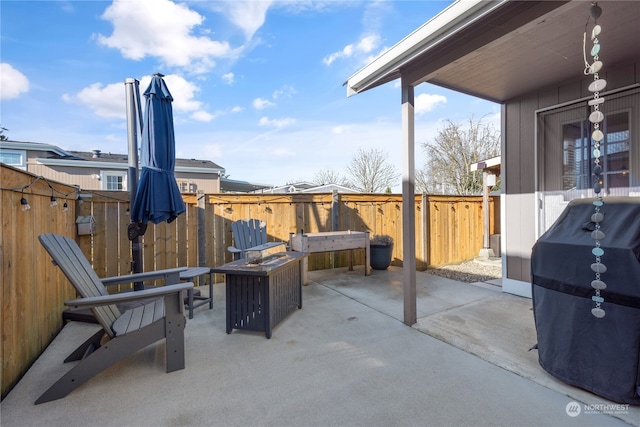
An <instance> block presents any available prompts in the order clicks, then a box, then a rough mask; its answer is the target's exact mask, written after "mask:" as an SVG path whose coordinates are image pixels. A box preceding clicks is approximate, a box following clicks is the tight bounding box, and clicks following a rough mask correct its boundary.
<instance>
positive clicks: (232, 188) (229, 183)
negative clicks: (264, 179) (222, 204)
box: [220, 178, 271, 193]
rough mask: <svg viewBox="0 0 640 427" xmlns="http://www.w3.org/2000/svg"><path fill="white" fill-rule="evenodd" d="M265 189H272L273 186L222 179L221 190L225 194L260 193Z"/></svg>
mask: <svg viewBox="0 0 640 427" xmlns="http://www.w3.org/2000/svg"><path fill="white" fill-rule="evenodd" d="M264 188H271V185H269V184H258V183H255V182H249V181H238V180H235V179H229V178H220V190H221V192H223V193H256V192H257V193H259V192H261V190H262V189H264Z"/></svg>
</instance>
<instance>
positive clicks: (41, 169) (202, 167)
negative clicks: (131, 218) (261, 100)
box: [0, 141, 224, 193]
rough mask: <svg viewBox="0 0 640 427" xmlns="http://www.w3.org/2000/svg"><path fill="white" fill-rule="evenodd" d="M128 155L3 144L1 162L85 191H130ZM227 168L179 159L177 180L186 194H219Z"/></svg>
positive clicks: (209, 163) (0, 155)
mask: <svg viewBox="0 0 640 427" xmlns="http://www.w3.org/2000/svg"><path fill="white" fill-rule="evenodd" d="M127 158H128V156H127V155H126V154H112V153H104V152H101V151H100V150H93V151H92V152H83V151H66V150H62V149H61V148H59V147H56V146H54V145H50V144H41V143H36V142H19V141H0V161H1V162H3V163H6V164H8V165H11V166H14V167H17V168H20V169H22V170H25V171H28V172H31V173H33V174H36V175H40V176H44V177H45V178H49V179H53V180H56V181H59V182H64V183H68V184H72V185H78V186H80V188H82V189H84V190H116V191H117V190H121V191H127V190H129V188H128V187H127V170H128V167H129V166H128V161H127ZM223 173H224V168H222V167H221V166H218V165H217V164H215V163H213V162H212V161H210V160H197V159H176V167H175V176H176V181H177V183H178V187H179V188H180V192H182V193H195V192H196V191H198V190H200V191H203V192H205V193H219V192H221V187H220V175H221V174H223Z"/></svg>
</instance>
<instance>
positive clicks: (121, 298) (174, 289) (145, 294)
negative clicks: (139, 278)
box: [64, 282, 193, 308]
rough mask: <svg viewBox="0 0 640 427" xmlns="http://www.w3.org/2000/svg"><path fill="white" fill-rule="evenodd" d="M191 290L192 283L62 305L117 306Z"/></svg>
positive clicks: (74, 301) (77, 300)
mask: <svg viewBox="0 0 640 427" xmlns="http://www.w3.org/2000/svg"><path fill="white" fill-rule="evenodd" d="M191 288H193V283H192V282H185V283H178V284H175V285H167V286H158V287H155V288H151V289H145V290H143V291H133V292H121V293H118V294H112V295H103V296H98V297H88V298H78V299H72V300H69V301H65V302H64V304H65V305H66V306H69V307H75V308H78V307H99V306H102V305H110V304H118V303H122V302H128V301H136V300H141V299H149V298H157V297H162V296H165V295H171V294H175V293H178V292H182V291H186V290H187V289H191Z"/></svg>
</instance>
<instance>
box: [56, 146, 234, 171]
mask: <svg viewBox="0 0 640 427" xmlns="http://www.w3.org/2000/svg"><path fill="white" fill-rule="evenodd" d="M69 154H71V156H72V158H65V159H67V160H72V159H73V160H85V161H88V162H98V163H121V164H125V165H126V164H127V162H128V159H129V156H128V155H127V154H113V153H104V152H102V151H100V150H93V151H91V152H87V151H69ZM74 164H75V163H74ZM75 165H77V164H75ZM176 172H195V173H217V174H220V173H224V168H223V167H222V166H219V165H217V164H215V163H214V162H212V161H211V160H198V159H180V158H177V159H176Z"/></svg>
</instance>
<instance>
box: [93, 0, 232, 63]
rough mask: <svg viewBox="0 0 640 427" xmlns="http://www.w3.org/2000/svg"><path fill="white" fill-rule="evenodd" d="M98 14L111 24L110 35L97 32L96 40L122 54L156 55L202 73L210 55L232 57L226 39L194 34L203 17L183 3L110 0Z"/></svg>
mask: <svg viewBox="0 0 640 427" xmlns="http://www.w3.org/2000/svg"><path fill="white" fill-rule="evenodd" d="M102 18H103V19H105V20H107V21H109V22H111V23H112V24H113V32H112V34H111V35H110V36H104V35H102V34H97V35H96V36H95V37H96V39H97V41H98V43H100V44H102V45H104V46H108V47H111V48H115V49H118V50H120V52H121V53H122V55H123V56H124V57H125V58H129V59H133V60H140V59H143V58H144V57H146V56H153V57H157V58H159V59H160V60H161V61H162V62H163V63H164V64H166V65H167V66H172V67H185V68H188V69H189V70H190V71H191V72H194V73H205V72H207V71H209V70H210V69H211V68H213V67H214V66H215V61H214V60H213V58H220V57H234V56H237V55H238V54H239V51H240V49H238V50H234V49H232V48H231V47H230V46H229V43H228V42H226V41H223V42H220V41H216V40H212V39H211V38H209V37H203V36H200V37H198V36H194V35H192V32H193V30H194V28H195V27H198V26H201V25H202V24H203V22H204V17H203V16H201V15H200V14H198V13H197V12H195V11H193V10H191V9H189V8H188V7H187V6H186V4H184V3H174V2H172V1H169V0H136V1H128V0H114V1H113V3H112V4H111V6H109V7H108V8H107V9H106V10H105V12H104V14H103V15H102Z"/></svg>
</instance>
